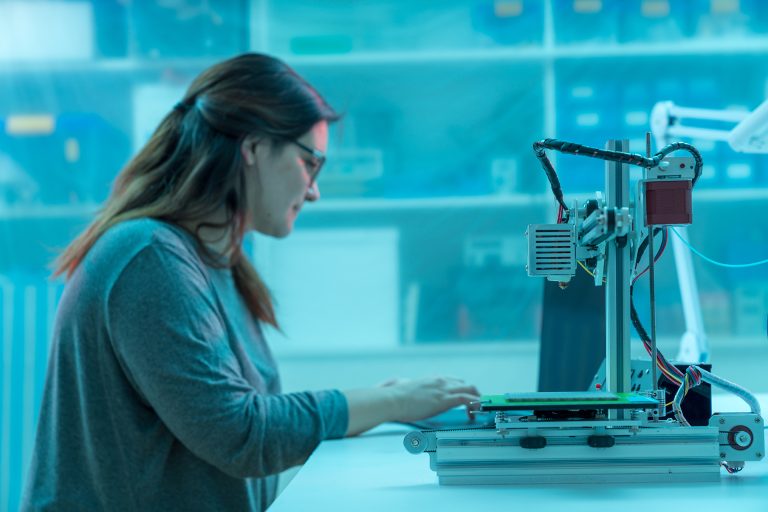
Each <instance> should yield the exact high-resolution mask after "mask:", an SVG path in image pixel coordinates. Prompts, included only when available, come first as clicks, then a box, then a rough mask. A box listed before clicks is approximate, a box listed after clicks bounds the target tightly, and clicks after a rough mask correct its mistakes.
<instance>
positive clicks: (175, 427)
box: [22, 219, 348, 511]
mask: <svg viewBox="0 0 768 512" xmlns="http://www.w3.org/2000/svg"><path fill="white" fill-rule="evenodd" d="M347 422H348V411H347V404H346V401H345V399H344V396H343V395H342V394H341V393H340V392H339V391H336V390H332V391H321V392H305V393H291V394H280V384H279V379H278V375H277V371H276V368H275V363H274V360H273V359H272V356H271V354H270V351H269V349H268V347H267V345H266V344H265V342H264V339H263V336H262V333H261V329H260V327H259V324H258V323H257V322H256V321H255V320H254V319H253V317H252V316H251V315H250V313H249V312H248V310H247V309H246V307H245V305H244V303H243V301H242V300H241V298H240V296H239V295H238V293H237V291H236V289H235V286H234V282H233V280H232V275H231V272H230V271H229V270H226V269H216V268H213V267H211V266H208V265H206V264H205V263H204V262H203V261H202V260H201V258H200V257H199V255H198V253H197V251H196V245H195V242H194V239H193V238H192V237H191V236H190V235H189V234H188V233H186V232H185V231H183V230H181V229H180V228H178V227H175V226H172V225H170V224H166V223H163V222H160V221H156V220H151V219H141V220H134V221H128V222H124V223H122V224H119V225H117V226H115V227H113V228H112V229H110V230H109V231H108V232H107V233H105V234H104V235H103V236H102V237H101V238H100V239H99V241H98V242H97V243H96V244H95V245H94V247H93V248H92V249H91V251H90V252H89V253H88V255H87V257H86V258H85V260H84V261H83V262H82V264H81V265H80V267H79V268H78V270H77V271H76V272H75V274H74V275H73V276H72V278H71V279H70V281H69V282H68V284H67V286H66V289H65V292H64V295H63V297H62V299H61V303H60V305H59V311H58V315H57V320H56V326H55V332H54V339H53V343H52V347H51V353H50V362H49V367H48V375H47V379H46V384H45V391H44V396H43V403H42V409H41V412H40V418H39V425H38V431H37V438H36V441H35V448H34V454H33V460H32V464H31V468H30V472H29V474H28V479H27V485H26V489H25V495H24V498H23V506H22V509H23V510H43V509H45V510H110V511H118V510H142V511H144V510H184V511H190V510H217V511H223V510H238V511H243V510H264V509H266V507H267V506H268V505H269V504H270V503H271V502H272V500H274V498H275V490H276V483H277V482H276V479H277V476H276V473H278V472H280V471H282V470H284V469H286V468H288V467H291V466H294V465H296V464H301V463H302V462H303V461H304V460H305V459H306V458H307V457H308V456H309V454H310V453H311V452H312V450H314V449H315V447H316V446H317V445H318V443H319V442H320V441H322V440H323V439H328V438H334V437H341V436H343V435H344V433H345V431H346V428H347Z"/></svg>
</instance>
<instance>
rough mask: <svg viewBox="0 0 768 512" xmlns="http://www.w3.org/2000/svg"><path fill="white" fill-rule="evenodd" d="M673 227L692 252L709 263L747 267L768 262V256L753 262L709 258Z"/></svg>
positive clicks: (729, 266) (674, 231) (727, 266)
mask: <svg viewBox="0 0 768 512" xmlns="http://www.w3.org/2000/svg"><path fill="white" fill-rule="evenodd" d="M671 229H672V233H674V234H675V236H676V237H677V238H679V239H680V240H681V241H682V242H683V243H684V244H685V245H686V246H687V247H688V248H689V249H690V250H691V252H692V253H693V254H695V255H696V256H698V257H700V258H702V259H703V260H704V261H708V262H709V263H712V264H713V265H717V266H720V267H726V268H747V267H756V266H758V265H765V264H766V263H768V258H766V259H764V260H760V261H755V262H753V263H721V262H719V261H715V260H713V259H712V258H709V257H707V256H704V255H703V254H701V253H700V252H699V251H698V250H697V249H696V248H695V247H693V246H692V245H691V244H690V243H689V242H688V240H686V239H685V238H683V236H682V235H681V234H680V233H678V232H677V231H676V230H675V228H671Z"/></svg>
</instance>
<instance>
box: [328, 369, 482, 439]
mask: <svg viewBox="0 0 768 512" xmlns="http://www.w3.org/2000/svg"><path fill="white" fill-rule="evenodd" d="M343 393H344V396H345V397H346V399H347V405H348V408H349V425H348V427H347V435H350V436H352V435H356V434H359V433H360V432H364V431H366V430H368V429H370V428H373V427H375V426H376V425H378V424H380V423H384V422H387V421H402V422H409V421H418V420H421V419H424V418H428V417H430V416H434V415H435V414H439V413H441V412H443V411H446V410H448V409H450V408H452V407H456V406H458V405H467V404H469V403H470V402H472V401H476V400H478V399H479V398H480V392H479V391H478V390H477V388H476V387H475V386H472V385H469V384H466V383H465V382H464V381H462V380H461V379H456V378H452V377H430V378H424V379H413V380H411V379H393V380H389V381H387V382H384V383H382V384H380V385H379V386H378V387H375V388H372V389H371V388H369V389H357V390H354V389H353V390H347V391H344V392H343Z"/></svg>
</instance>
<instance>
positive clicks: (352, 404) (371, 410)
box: [342, 387, 399, 436]
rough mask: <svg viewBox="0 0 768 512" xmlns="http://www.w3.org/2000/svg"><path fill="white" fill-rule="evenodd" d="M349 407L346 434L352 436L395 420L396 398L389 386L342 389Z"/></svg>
mask: <svg viewBox="0 0 768 512" xmlns="http://www.w3.org/2000/svg"><path fill="white" fill-rule="evenodd" d="M342 393H344V396H345V397H346V398H347V407H348V408H349V426H348V427H347V435H348V436H354V435H357V434H359V433H361V432H365V431H366V430H369V429H371V428H373V427H375V426H376V425H379V424H381V423H385V422H387V421H396V420H397V417H398V406H399V404H398V400H397V398H396V391H395V390H394V389H393V388H391V387H380V388H370V389H351V390H346V391H342Z"/></svg>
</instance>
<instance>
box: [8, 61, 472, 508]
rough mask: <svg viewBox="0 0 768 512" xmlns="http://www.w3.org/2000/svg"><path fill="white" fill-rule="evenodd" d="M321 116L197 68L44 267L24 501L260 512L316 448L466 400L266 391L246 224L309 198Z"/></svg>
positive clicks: (279, 68) (282, 223)
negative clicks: (36, 398)
mask: <svg viewBox="0 0 768 512" xmlns="http://www.w3.org/2000/svg"><path fill="white" fill-rule="evenodd" d="M337 119H338V116H337V114H336V113H335V112H334V111H333V110H332V109H331V107H330V106H329V105H328V104H327V103H326V102H325V101H324V100H323V99H322V98H321V96H320V95H319V94H318V93H317V92H316V91H315V90H314V89H313V88H312V87H311V86H310V85H309V84H308V83H307V82H305V81H304V80H303V79H302V78H301V77H299V76H298V75H297V74H296V73H295V72H294V71H293V70H292V69H290V68H289V67H288V66H287V65H285V64H284V63H282V62H281V61H279V60H277V59H274V58H271V57H269V56H265V55H259V54H246V55H241V56H239V57H235V58H233V59H230V60H227V61H224V62H222V63H219V64H217V65H215V66H213V67H211V68H210V69H208V70H206V71H204V72H203V73H202V74H201V75H200V76H199V77H198V78H197V79H195V81H194V82H193V83H192V85H191V86H190V87H189V90H188V91H187V93H186V95H185V96H184V98H183V99H182V100H181V101H180V102H179V103H178V104H177V105H176V106H175V107H174V109H173V110H172V111H171V112H170V113H169V114H168V115H167V116H166V117H165V118H164V119H163V121H162V122H161V123H160V126H159V127H158V128H157V131H156V132H155V133H154V135H153V136H152V137H151V139H150V140H149V142H148V143H147V144H146V146H145V147H144V148H143V149H142V150H141V152H139V154H138V155H136V157H135V158H134V159H133V160H132V161H130V162H129V163H128V165H127V166H126V167H125V169H124V170H123V171H122V172H121V174H120V175H119V176H118V178H117V180H116V183H115V187H114V190H113V192H112V195H111V196H110V198H109V199H108V201H107V202H106V204H105V205H104V207H103V209H102V211H101V212H100V213H99V214H98V216H97V218H96V219H95V220H94V221H93V223H92V224H91V225H90V226H89V227H88V229H87V230H86V231H85V232H84V233H83V234H81V235H80V236H79V237H78V238H77V239H76V240H75V241H74V242H72V244H71V245H70V246H69V247H68V248H67V249H66V250H65V251H64V253H63V254H62V255H61V257H60V258H59V260H58V261H57V268H56V274H66V275H67V276H68V283H67V286H66V289H65V292H64V295H63V297H62V299H61V303H60V306H59V311H58V316H57V321H56V327H55V335H54V339H53V346H52V350H51V357H50V366H49V369H48V376H47V380H46V385H45V392H44V397H43V404H42V410H41V414H40V420H39V427H38V432H37V438H36V444H35V449H34V455H33V461H32V465H31V470H30V474H29V478H28V482H27V488H26V492H25V497H24V505H23V509H25V510H35V509H61V510H219V511H221V510H263V509H265V508H266V507H267V506H268V505H269V504H270V503H271V502H272V500H273V499H274V497H275V490H276V484H277V481H276V480H277V473H278V472H280V471H282V470H284V469H286V468H288V467H291V466H294V465H296V464H301V463H302V462H303V461H304V460H306V458H307V457H308V456H309V454H310V453H311V452H312V450H314V448H315V447H316V446H317V445H318V443H319V442H320V441H322V440H323V439H329V438H336V437H342V436H344V435H355V434H357V433H360V432H362V431H364V430H367V429H369V428H371V427H373V426H375V425H377V424H379V423H381V422H384V421H396V420H401V421H409V420H410V421H413V420H416V419H421V418H425V417H428V416H431V415H434V414H436V413H438V412H441V411H443V410H446V409H448V408H451V407H454V406H456V405H460V404H467V403H468V402H470V401H471V400H474V399H476V398H477V395H478V393H477V390H476V389H475V388H474V387H473V386H470V385H466V384H464V383H463V382H461V381H459V380H456V379H445V378H433V379H423V380H414V381H394V382H392V383H390V384H389V385H385V386H381V387H378V388H373V389H360V390H349V391H338V390H328V391H319V392H303V393H290V394H281V393H280V384H279V379H278V374H277V370H276V368H275V363H274V361H273V359H272V356H271V355H270V351H269V348H268V347H267V345H266V344H265V342H264V339H263V337H262V331H261V325H262V324H263V323H266V324H270V325H273V326H275V327H277V325H278V323H277V319H276V316H275V312H274V310H273V307H272V302H271V300H270V295H269V292H268V290H267V288H266V286H265V285H264V283H263V282H262V281H261V279H260V278H259V275H258V273H257V272H256V270H255V269H254V268H253V267H252V266H251V264H250V263H249V262H248V260H247V259H246V258H245V257H244V256H243V254H242V250H241V243H242V240H243V236H244V234H245V233H246V232H247V231H257V232H259V233H262V234H265V235H269V236H274V237H285V236H287V235H288V234H289V233H290V232H291V230H292V228H293V223H294V221H295V219H296V217H297V215H298V214H299V212H300V211H301V208H302V207H303V205H304V203H305V202H306V201H309V202H313V201H317V200H318V199H319V198H320V191H319V188H318V184H317V176H318V173H319V172H320V169H321V168H322V165H323V162H324V161H325V151H326V145H327V140H328V124H329V123H331V122H334V121H336V120H337Z"/></svg>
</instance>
